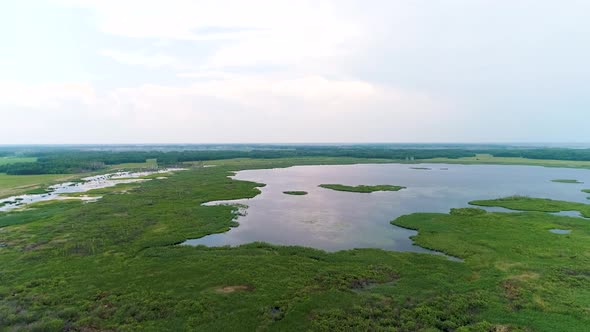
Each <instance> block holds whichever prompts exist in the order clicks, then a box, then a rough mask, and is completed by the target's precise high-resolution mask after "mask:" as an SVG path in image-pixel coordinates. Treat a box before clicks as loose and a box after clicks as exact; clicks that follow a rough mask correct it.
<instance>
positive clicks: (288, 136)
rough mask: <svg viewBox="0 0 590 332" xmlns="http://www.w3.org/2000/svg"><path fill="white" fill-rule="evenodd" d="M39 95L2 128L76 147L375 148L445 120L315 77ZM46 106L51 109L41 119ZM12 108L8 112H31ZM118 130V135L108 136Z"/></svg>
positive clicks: (437, 109) (383, 95)
mask: <svg viewBox="0 0 590 332" xmlns="http://www.w3.org/2000/svg"><path fill="white" fill-rule="evenodd" d="M43 88H44V87H41V86H39V87H28V88H25V89H22V90H23V91H25V92H26V94H28V97H29V100H36V101H37V103H36V105H35V106H37V107H35V108H33V109H23V110H20V111H19V112H17V113H16V114H11V113H8V114H6V115H5V116H4V117H3V123H4V126H7V127H9V128H13V129H14V128H17V127H18V125H19V123H23V122H22V121H24V119H25V118H29V117H32V119H30V122H29V127H31V128H36V129H37V130H39V131H40V132H42V133H44V134H46V137H47V138H53V139H55V138H56V137H60V136H59V135H57V133H62V132H63V131H67V132H69V133H71V135H73V136H75V139H76V141H78V142H107V141H108V142H141V141H144V142H145V141H152V142H243V141H249V142H264V141H277V142H278V141H292V142H295V141H308V142H309V141H318V140H324V141H350V140H358V141H375V140H386V139H387V137H388V135H392V134H393V135H396V136H399V137H400V138H401V136H402V135H404V134H407V133H408V131H409V130H412V127H411V126H412V125H411V124H412V123H413V122H415V121H422V122H423V123H425V121H427V120H425V119H428V118H430V119H432V120H434V119H439V118H440V117H442V116H443V115H444V116H445V117H448V116H449V114H448V113H446V114H445V112H444V111H442V110H443V109H444V107H446V105H445V103H444V102H443V101H440V100H433V99H432V98H429V97H428V96H422V95H420V94H416V93H411V92H407V91H402V90H396V89H391V88H387V87H383V86H376V85H374V84H370V83H367V82H362V81H354V80H330V79H327V78H324V77H320V76H303V77H273V78H269V77H266V76H257V77H251V76H236V77H234V78H231V79H219V80H213V81H204V82H194V83H191V84H188V85H184V86H165V85H155V84H145V85H142V86H139V87H136V88H121V89H115V90H113V91H111V92H108V93H106V94H102V95H99V96H97V97H93V99H92V100H91V102H90V103H86V104H80V103H77V104H72V103H71V100H72V99H71V98H78V99H79V98H80V97H82V96H85V94H84V93H82V94H80V93H74V94H66V93H63V92H62V90H58V91H60V93H55V94H53V95H52V97H50V98H48V97H47V95H46V94H45V92H43V91H44V90H43ZM52 91H55V90H52ZM66 91H69V90H66ZM74 91H77V90H74ZM35 94H40V95H35ZM64 96H65V98H62V97H64ZM20 97H21V98H24V93H22V94H20ZM48 99H52V100H53V101H52V102H53V103H55V107H54V108H52V109H51V111H50V112H48V111H45V112H44V111H42V109H43V107H44V105H46V103H47V100H48ZM74 100H77V99H74ZM4 101H5V102H6V100H4ZM12 101H13V102H15V104H14V105H13V106H14V107H24V106H32V105H31V104H28V103H26V102H22V101H18V100H12ZM58 102H59V103H61V104H59V105H58V104H57V103H58ZM441 111H442V112H441ZM27 114H28V115H27ZM68 119H69V120H68ZM421 119H422V120H421ZM72 123H75V124H76V128H75V129H72V128H70V126H71V124H72ZM119 127H121V128H123V129H121V130H116V129H117V128H119ZM392 128H396V129H395V132H393V133H392ZM302 133H304V135H303V136H302ZM6 135H10V136H6ZM56 135H57V136H56ZM21 136H22V137H21ZM322 137H323V138H322ZM326 137H328V139H326ZM18 138H21V139H22V140H25V141H26V135H24V133H21V132H19V131H18V130H16V129H15V130H6V131H4V132H2V133H0V139H3V140H5V141H11V140H14V139H18ZM47 142H49V141H47Z"/></svg>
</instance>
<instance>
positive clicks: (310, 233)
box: [185, 164, 590, 252]
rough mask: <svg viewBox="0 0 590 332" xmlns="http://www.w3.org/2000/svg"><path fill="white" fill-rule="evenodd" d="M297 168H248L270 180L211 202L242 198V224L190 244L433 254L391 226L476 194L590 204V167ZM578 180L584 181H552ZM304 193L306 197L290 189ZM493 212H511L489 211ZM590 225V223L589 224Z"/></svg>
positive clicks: (243, 175) (245, 174) (251, 175)
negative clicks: (247, 193)
mask: <svg viewBox="0 0 590 332" xmlns="http://www.w3.org/2000/svg"><path fill="white" fill-rule="evenodd" d="M411 167H416V166H415V165H414V166H412V165H403V164H380V165H337V166H296V167H290V168H282V169H267V170H247V171H240V172H238V173H237V174H236V175H235V176H234V177H233V178H235V179H238V180H248V181H255V182H260V183H266V184H267V185H266V186H265V187H263V188H260V189H261V191H262V193H261V194H260V195H258V196H256V197H254V198H252V199H242V200H235V201H225V202H210V203H208V204H227V203H240V204H245V205H247V206H248V208H247V210H246V212H247V214H246V215H245V216H238V217H237V219H236V220H237V221H238V222H239V223H240V226H239V227H236V228H232V229H231V230H230V231H228V232H226V233H221V234H213V235H209V236H205V237H202V238H199V239H192V240H188V241H186V242H185V244H190V245H207V246H224V245H232V246H233V245H240V244H245V243H250V242H254V241H264V242H269V243H273V244H281V245H302V246H308V247H314V248H320V249H324V250H328V251H335V250H342V249H351V248H382V249H386V250H396V251H416V252H428V250H426V249H423V248H420V247H418V246H415V245H413V244H412V241H411V240H410V238H409V237H410V236H412V235H415V234H416V232H415V231H411V230H407V229H403V228H400V227H396V226H393V225H391V224H390V223H389V222H390V221H391V220H393V219H395V218H397V217H399V216H401V215H405V214H410V213H414V212H444V213H447V212H448V211H449V209H450V208H454V207H467V206H468V202H469V201H471V200H476V199H492V198H498V197H504V196H509V195H528V196H534V197H543V198H552V199H560V200H567V201H575V202H582V203H588V200H587V199H586V197H587V196H588V195H587V194H584V193H582V192H581V191H580V190H581V189H584V188H587V187H590V171H588V170H580V169H565V168H544V167H535V166H497V165H447V164H423V165H420V167H427V168H430V170H422V169H412V168H411ZM558 178H568V179H569V178H571V179H577V180H579V181H581V182H585V183H587V184H589V185H585V184H569V183H556V182H551V180H552V179H558ZM322 183H341V184H347V185H361V184H364V185H377V184H392V185H402V186H406V187H407V189H404V190H401V191H397V192H374V193H371V194H366V193H349V192H340V191H334V190H329V189H324V188H319V187H318V185H319V184H322ZM289 190H303V191H307V192H308V193H309V194H308V195H305V196H293V195H285V194H283V191H289ZM489 210H492V211H508V210H505V209H501V208H490V209H489ZM584 222H585V221H584Z"/></svg>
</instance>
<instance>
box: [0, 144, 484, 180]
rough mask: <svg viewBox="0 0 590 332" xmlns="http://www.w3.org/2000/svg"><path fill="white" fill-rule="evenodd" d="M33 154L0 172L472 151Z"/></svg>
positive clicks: (312, 149) (448, 154) (451, 154)
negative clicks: (30, 158)
mask: <svg viewBox="0 0 590 332" xmlns="http://www.w3.org/2000/svg"><path fill="white" fill-rule="evenodd" d="M28 155H29V156H34V157H37V158H38V159H37V162H34V163H14V164H7V165H2V166H0V173H7V174H12V175H30V174H63V173H80V172H87V171H95V170H100V169H102V168H104V167H106V166H107V165H116V164H122V163H142V162H145V161H146V160H147V159H157V161H158V164H160V165H173V164H178V163H181V162H185V161H205V160H218V159H233V158H287V157H320V156H321V157H355V158H383V159H396V160H397V159H402V160H403V159H410V158H412V159H428V158H436V157H447V158H460V157H468V156H473V155H474V153H473V151H468V150H460V149H395V150H392V149H385V148H375V147H366V148H365V147H363V148H340V147H290V148H289V149H280V150H271V149H264V150H251V151H234V150H190V151H168V152H162V151H124V152H121V151H75V150H74V151H72V150H66V151H47V152H37V153H33V154H28Z"/></svg>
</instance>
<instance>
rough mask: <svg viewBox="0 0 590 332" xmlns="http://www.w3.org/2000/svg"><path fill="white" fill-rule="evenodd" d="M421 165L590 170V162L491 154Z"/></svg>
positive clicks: (432, 161)
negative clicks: (441, 164)
mask: <svg viewBox="0 0 590 332" xmlns="http://www.w3.org/2000/svg"><path fill="white" fill-rule="evenodd" d="M418 162H420V163H447V164H466V165H486V164H487V165H528V166H544V167H566V168H590V161H573V160H546V159H527V158H508V157H494V156H492V155H489V154H478V155H477V156H475V157H467V158H457V159H450V158H433V159H421V160H419V161H418Z"/></svg>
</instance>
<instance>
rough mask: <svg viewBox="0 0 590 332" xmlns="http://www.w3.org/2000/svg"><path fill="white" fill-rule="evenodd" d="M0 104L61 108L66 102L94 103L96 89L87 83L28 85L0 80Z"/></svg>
mask: <svg viewBox="0 0 590 332" xmlns="http://www.w3.org/2000/svg"><path fill="white" fill-rule="evenodd" d="M0 91H2V97H1V98H0V105H4V106H14V107H27V108H45V109H51V108H59V107H60V105H62V103H64V102H78V103H83V104H93V103H94V102H95V101H96V95H95V91H94V89H93V88H92V86H91V85H89V84H87V83H60V84H39V85H28V84H23V83H20V82H15V81H0Z"/></svg>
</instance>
